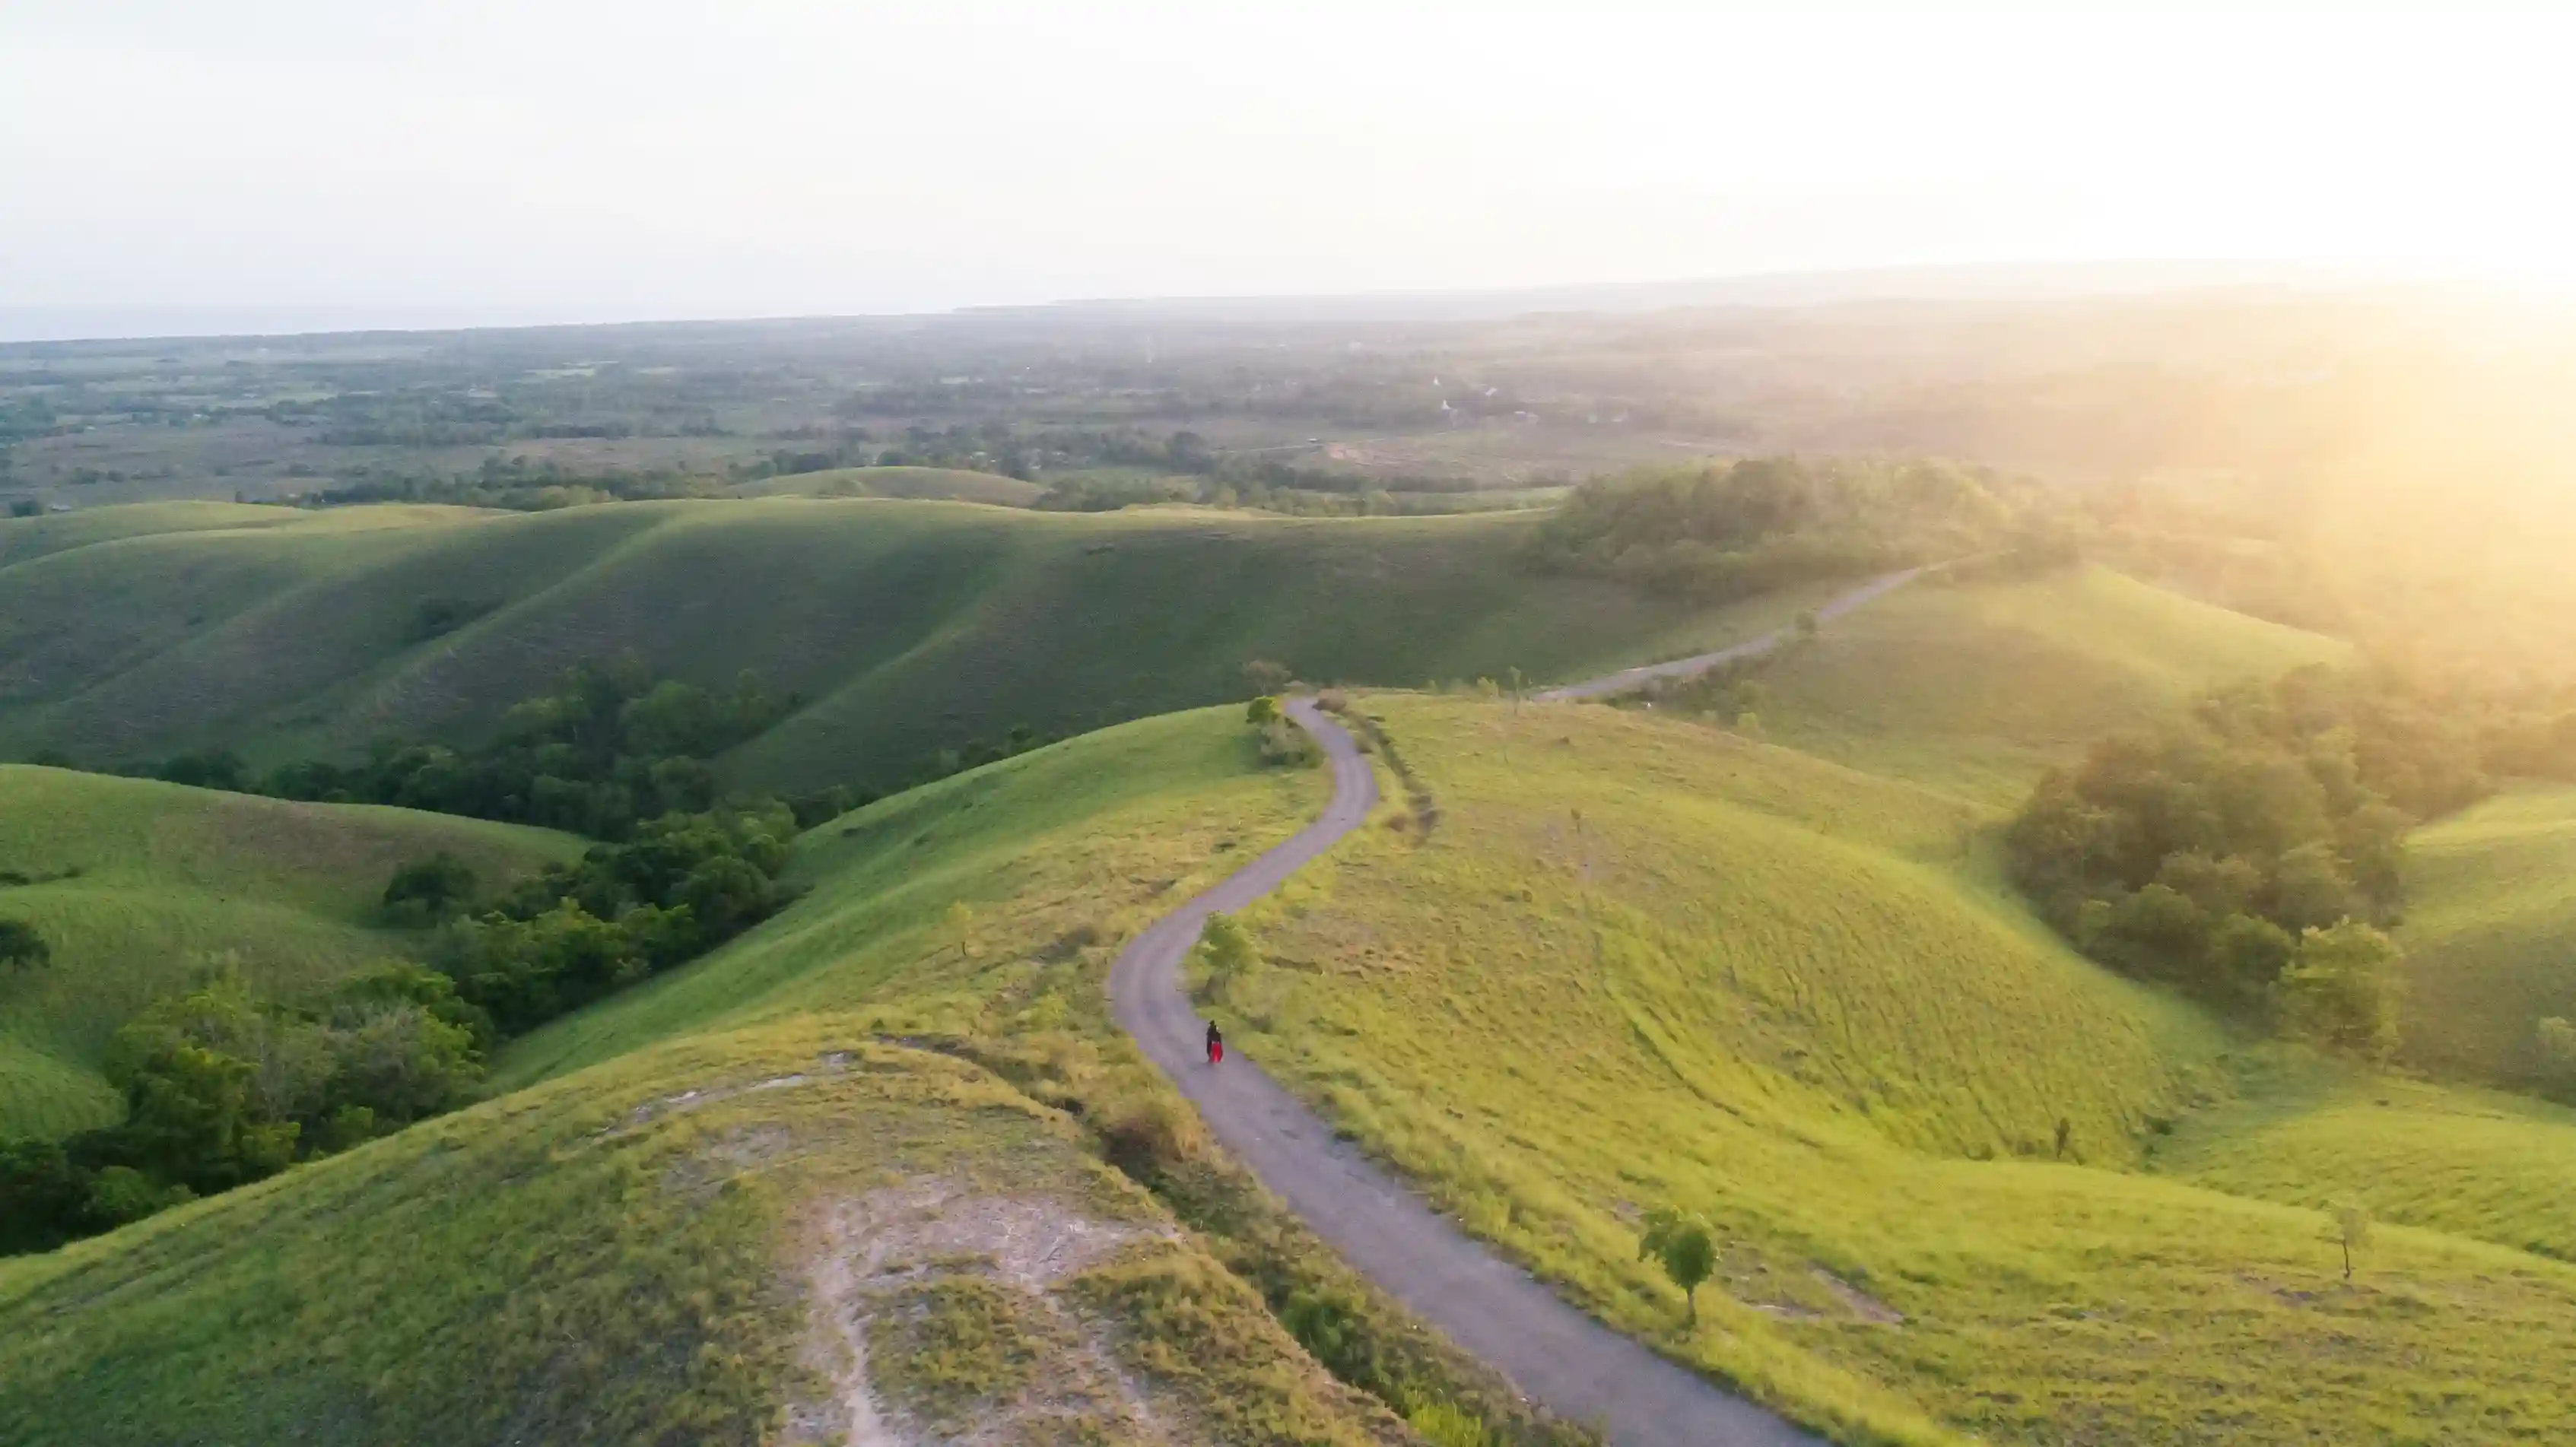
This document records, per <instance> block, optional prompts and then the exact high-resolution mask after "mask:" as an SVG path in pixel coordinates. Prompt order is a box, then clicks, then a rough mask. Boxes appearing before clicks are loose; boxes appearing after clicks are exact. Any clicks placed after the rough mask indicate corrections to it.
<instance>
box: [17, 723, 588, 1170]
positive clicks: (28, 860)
mask: <svg viewBox="0 0 2576 1447" xmlns="http://www.w3.org/2000/svg"><path fill="white" fill-rule="evenodd" d="M442 849H443V850H447V851H449V852H451V853H453V854H455V855H457V856H458V857H460V858H462V859H464V860H466V861H467V862H468V863H469V864H471V865H472V866H473V867H474V868H475V869H476V871H477V872H478V873H479V874H480V875H481V876H482V877H483V878H484V879H486V880H487V881H491V882H493V883H498V882H500V881H502V880H504V879H507V878H511V877H515V876H518V875H523V874H527V873H531V872H533V871H534V870H535V869H536V868H537V867H538V866H539V865H540V864H542V863H544V862H545V861H547V860H550V859H557V858H564V857H569V856H571V855H573V854H575V853H577V852H578V845H577V844H576V843H575V841H573V840H570V839H568V838H564V837H562V836H559V835H552V834H547V833H543V832H541V831H537V830H531V829H518V828H513V827H511V826H508V825H502V824H487V823H483V822H481V821H479V820H472V819H455V818H449V817H447V816H444V815H437V814H419V813H413V812H411V811H409V810H403V809H380V808H368V807H360V806H337V805H321V804H289V803H283V802H280V801H277V800H271V799H258V798H251V797H248V796H245V795H240V794H224V793H216V792H213V791H209V790H203V789H184V788H180V787H178V786H177V785H173V784H159V783H152V782H149V781H145V780H136V779H116V778H107V777H103V776H100V775H96V774H77V773H70V772H66V771H63V770H58V769H39V768H28V767H23V766H17V765H0V872H7V873H9V874H12V875H15V876H21V877H25V878H28V879H31V880H35V881H38V882H36V883H31V884H25V885H0V916H8V917H11V918H17V919H24V920H27V921H29V922H31V923H33V924H34V925H35V926H36V928H37V929H38V930H39V931H40V932H41V933H42V934H43V935H44V936H45V938H46V940H47V941H48V943H49V944H51V945H52V947H53V960H52V962H51V963H50V964H49V965H47V966H45V967H44V968H42V969H40V970H37V971H34V972H32V973H26V974H9V975H0V1136H10V1135H25V1134H45V1135H59V1134H63V1133H66V1132H69V1131H72V1130H77V1129H80V1128H82V1127H85V1126H90V1125H97V1124H102V1123H105V1122H108V1121H112V1120H114V1119H116V1118H117V1116H118V1114H119V1112H120V1110H121V1108H122V1107H121V1105H120V1104H119V1102H118V1101H117V1099H116V1096H115V1093H114V1092H113V1091H112V1090H111V1088H110V1087H109V1085H108V1083H107V1080H106V1078H105V1077H104V1076H102V1075H101V1074H100V1073H99V1070H98V1065H99V1061H100V1058H101V1055H102V1052H103V1051H104V1050H105V1048H106V1046H107V1043H108V1040H109V1038H110V1037H111V1036H112V1035H114V1034H115V1032H116V1030H117V1028H118V1027H119V1026H121V1025H123V1024H124V1023H125V1022H126V1021H127V1020H129V1019H131V1018H132V1017H133V1016H134V1015H135V1013H136V1012H137V1011H139V1010H141V1009H142V1008H143V1006H144V1005H145V1004H146V1003H147V1002H148V1001H149V1000H150V999H151V998H152V996H153V995H154V994H156V993H159V992H163V991H167V990H171V989H174V988H177V987H179V986H182V985H184V984H185V983H186V982H187V981H188V980H189V978H190V977H191V976H192V975H193V974H194V973H195V972H196V971H198V970H201V969H203V968H205V967H207V966H208V965H210V964H213V963H216V962H217V961H221V960H230V961H234V962H237V963H238V965H239V966H240V968H241V970H242V972H243V974H244V975H245V976H246V977H247V978H249V979H250V980H252V981H253V982H255V983H257V984H258V985H260V986H261V987H262V988H264V989H266V990H268V991H270V992H273V993H275V994H276V995H278V996H280V997H282V998H285V999H289V1000H293V999H296V998H298V997H300V996H304V995H308V994H312V993H318V992H320V991H323V990H325V989H327V988H328V987H329V986H330V985H332V984H333V983H335V982H336V981H338V980H339V979H341V978H343V977H344V976H346V975H348V974H349V973H351V972H352V971H354V970H355V969H357V968H359V967H361V966H363V965H366V964H368V963H370V962H372V961H376V960H380V959H383V958H385V957H387V956H389V955H393V954H396V953H398V952H399V950H400V947H401V942H400V941H399V940H398V939H396V938H394V937H392V936H389V935H387V934H385V933H384V932H382V931H380V930H377V929H374V928H371V927H370V921H371V918H372V912H373V908H374V906H375V904H376V901H377V899H378V897H379V895H381V893H382V892H383V890H384V887H385V881H386V879H387V878H389V877H390V876H391V875H392V873H393V871H394V870H395V868H396V867H397V866H399V865H402V864H405V863H408V862H410V861H413V860H416V859H422V858H426V857H427V856H429V855H430V854H432V853H435V852H437V851H439V850H442Z"/></svg>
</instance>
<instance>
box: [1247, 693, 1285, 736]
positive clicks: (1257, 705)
mask: <svg viewBox="0 0 2576 1447" xmlns="http://www.w3.org/2000/svg"><path fill="white" fill-rule="evenodd" d="M1243 721H1244V722H1245V723H1248V724H1251V725H1252V726H1254V727H1255V728H1259V727H1262V726H1264V725H1267V724H1275V723H1277V722H1279V700H1278V699H1276V698H1274V697H1272V696H1271V695H1269V694H1266V693H1265V694H1263V695H1261V696H1260V697H1258V698H1256V699H1254V700H1253V701H1252V702H1251V703H1249V704H1247V705H1245V706H1244V710H1243Z"/></svg>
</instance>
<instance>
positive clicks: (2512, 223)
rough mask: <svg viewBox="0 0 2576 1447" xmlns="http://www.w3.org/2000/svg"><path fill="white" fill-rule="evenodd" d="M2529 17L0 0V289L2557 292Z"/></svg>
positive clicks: (837, 298)
mask: <svg viewBox="0 0 2576 1447" xmlns="http://www.w3.org/2000/svg"><path fill="white" fill-rule="evenodd" d="M2571 40H2576V24H2571V21H2570V19H2569V17H2567V16H2563V15H2553V14H2550V13H2547V12H2546V11H2533V12H2527V13H2522V14H2518V15H2507V16H2491V17H2485V18H2478V17H2469V16H2459V15H2454V16H2451V17H2449V18H2427V17H2409V16H2405V15H2394V14H2370V15H2363V16H2349V15H2334V14H2330V13H2327V12H2324V11H2322V10H2310V11H2307V12H2302V13H2290V14H2278V15H2270V16H2263V17H2251V18H2249V17H2243V16H2234V15H2229V14H2226V13H2223V12H2218V11H2200V12H2193V13H2184V14H2173V15H2166V16H2163V17H2160V18H2142V17H2135V16H2120V15H2112V14H2106V13H2083V14H2063V13H2056V12H2051V11H2046V10H2039V9H2029V10H2024V11H2021V12H2016V13H2007V14H1988V15H1963V14H1955V13H1949V14H1936V13H1932V12H1929V11H1925V10H1913V11H1905V12H1899V13H1894V14H1871V13H1864V12H1859V11H1849V10H1842V11H1831V12H1808V13H1805V14H1802V15H1797V16H1784V15H1767V14H1756V13H1749V12H1740V11H1720V10H1715V9H1709V8H1699V7H1680V6H1667V7H1663V8H1661V9H1638V8H1622V7H1621V6H1619V5H1617V4H1615V3H1608V4H1595V5H1586V6H1580V7H1576V6H1562V5H1559V6H1548V5H1521V6H1492V5H1488V6H1484V7H1479V8H1473V9H1471V8H1466V7H1442V6H1432V5H1419V4H1405V3H1400V0H1382V3H1376V4H1369V5H1349V4H1331V3H1307V4H1295V5H1287V4H1283V5H1260V6H1254V5H1230V4H1222V3H1215V0H1205V3H1200V4H1196V5H1189V6H1181V5H1169V6H1160V7H1154V6H1103V5H1075V4H1070V3H1065V4H1057V5H1051V6H1043V7H1041V6H1033V5H1032V6H1005V5H972V4H949V5H940V6H894V5H878V4H865V3H857V0H849V3H839V4H825V3H814V4H791V3H764V0H740V3H733V4H724V5H713V4H708V5H693V4H677V3H658V0H628V3H614V4H609V3H602V4H573V3H544V0H522V3H518V4H482V3H472V0H465V3H439V4H428V3H412V0H357V3H329V4H277V3H222V0H193V3H173V4H132V3H119V0H0V308H7V309H13V310H22V311H23V310H24V309H28V308H57V309H83V308H86V309H97V308H102V307H131V308H140V309H152V308H159V309H172V308H192V307H195V308H226V309H233V310H244V309H248V310H257V309H263V308H265V309H271V310H275V311H279V312H281V313H282V312H286V311H292V310H294V309H299V308H301V309H307V310H310V309H317V308H323V309H327V308H344V309H348V310H349V311H350V312H351V314H352V315H360V316H377V317H395V316H412V315H419V314H421V313H422V312H424V311H435V310H442V309H445V310H452V311H454V312H456V313H457V314H459V315H466V316H475V317H487V318H491V319H500V318H503V317H508V318H511V319H522V318H525V319H534V318H539V317H560V318H565V319H572V318H593V317H606V316H690V315H698V316H703V315H726V314H753V313H770V314H775V313H816V312H848V311H890V310H920V309H929V308H941V307H948V306H954V305H960V304H972V303H989V302H1018V301H1039V300H1049V299H1057V298H1064V297H1075V296H1111V295H1165V296H1168V295H1200V294H1252V293H1280V292H1318V291H1344V290H1373V289H1382V288H1455V287H1485V286H1506V285H1522V284H1543V283H1556V282H1601V281H1627V280H1652V279H1669V278H1680V277H1707V276H1719V275H1728V274H1736V273H1745V272H1761V271H1782V270H1813V269H1827V268H1836V267H1846V266H1864V265H1892V264H1916V263H1949V262H1977V261H2046V260H2085V259H2115V258H2117V259H2130V258H2229V259H2298V260H2314V261H2322V262H2332V263H2343V264H2347V265H2351V264H2362V265H2366V266H2369V267H2371V268H2374V269H2390V268H2395V269H2402V270H2410V271H2424V272H2432V273H2439V274H2451V275H2456V274H2471V275H2476V276H2480V277H2485V278H2501V279H2506V280H2511V281H2519V282H2545V283H2548V284H2550V285H2551V286H2553V287H2564V286H2567V285H2569V284H2570V283H2576V188H2571V185H2570V182H2569V175H2570V172H2571V169H2576V167H2571V162H2570V154H2569V153H2570V146H2571V141H2576V83H2571V80H2570V78H2569V72H2568V70H2567V65H2568V60H2569V57H2570V55H2571V54H2576V50H2571V46H2570V42H2571Z"/></svg>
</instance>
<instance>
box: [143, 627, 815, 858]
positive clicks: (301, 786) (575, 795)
mask: <svg viewBox="0 0 2576 1447" xmlns="http://www.w3.org/2000/svg"><path fill="white" fill-rule="evenodd" d="M795 703H796V700H794V699H793V698H786V699H780V698H774V697H772V696H771V695H770V694H769V693H768V692H766V691H765V690H764V689H763V688H762V687H761V685H760V681H759V680H758V679H757V678H755V677H753V676H752V675H750V674H747V673H746V674H744V675H743V676H742V677H741V678H740V679H738V680H736V682H735V684H734V686H733V688H731V689H730V690H725V691H717V690H713V689H706V688H700V687H698V686H697V685H695V684H689V683H681V682H679V681H677V680H674V679H664V680H661V681H659V682H656V681H655V680H654V679H653V677H652V675H651V674H650V673H649V672H647V671H646V670H645V668H644V666H643V665H642V664H641V663H639V662H636V661H635V660H633V659H631V658H630V659H624V660H620V661H618V662H615V663H611V664H607V665H605V666H602V665H598V664H593V663H589V662H582V663H577V664H575V665H573V667H572V668H570V669H568V670H566V671H565V673H564V674H563V676H562V677H561V678H560V679H559V680H557V682H556V684H555V687H554V688H553V690H552V691H550V692H548V693H544V694H540V695H538V696H537V697H535V698H531V699H528V700H526V701H525V702H522V703H520V704H518V705H517V706H516V707H514V708H512V709H511V710H510V712H509V713H508V715H507V716H505V717H504V719H503V721H502V725H501V730H500V734H499V736H498V737H497V738H495V739H493V740H492V741H491V742H490V743H487V744H485V745H482V746H481V747H478V748H470V749H456V748H450V747H447V746H445V745H441V744H418V743H406V742H403V741H400V740H394V739H380V740H378V741H377V742H376V743H375V745H374V746H373V747H372V748H371V749H370V750H369V752H368V756H367V759H366V761H365V762H364V763H360V764H354V765H341V764H332V763H325V762H321V761H306V762H299V763H293V764H287V765H285V766H283V767H281V768H279V769H277V770H275V771H274V772H272V773H270V774H268V775H266V776H264V777H262V776H255V775H253V774H252V773H251V772H250V770H249V769H248V768H247V767H245V766H244V765H243V763H242V761H241V760H240V758H239V757H237V756H235V755H234V754H232V753H230V752H225V751H216V752H210V753H198V754H184V755H180V756H178V757H176V758H172V759H169V760H166V761H164V762H163V763H161V764H159V765H157V766H155V767H153V768H151V769H149V770H148V771H147V772H149V773H150V774H151V775H152V776H153V777H155V778H159V779H166V780H168V781H169V782H171V783H174V784H192V785H195V786H197V787H200V788H212V789H232V790H236V791H241V792H246V793H262V794H270V795H274V796H276V797H279V798H286V799H312V800H319V801H323V802H326V803H364V804H397V805H401V806H402V807H404V808H409V809H427V810H431V811H434V812H437V813H442V814H463V815H468V816H470V817H473V818H477V819H498V820H501V821H503V822H505V823H513V824H537V825H543V826H546V827H548V828H555V829H566V830H570V831H572V832H574V833H576V834H587V835H589V836H591V837H593V838H597V839H622V838H624V837H626V836H627V835H628V834H630V833H632V832H634V830H635V828H636V827H637V825H638V824H639V823H640V822H641V821H644V820H647V819H655V818H659V817H661V816H662V815H665V814H671V813H697V812H701V811H704V810H706V809H709V808H711V807H713V806H714V804H715V801H716V797H717V790H716V781H715V771H714V770H713V768H712V767H710V766H709V764H708V763H707V760H708V759H710V758H712V757H714V756H715V755H717V754H720V753H722V752H724V751H725V750H726V749H729V748H731V747H733V746H734V745H736V744H738V743H741V742H743V741H744V740H746V739H749V738H751V737H752V736H754V735H756V734H758V733H760V732H761V731H763V730H764V729H767V728H768V727H769V726H770V725H771V724H772V723H775V722H776V721H777V720H778V719H780V718H782V717H784V716H785V715H786V714H787V713H788V712H789V711H790V710H791V709H792V708H794V707H795Z"/></svg>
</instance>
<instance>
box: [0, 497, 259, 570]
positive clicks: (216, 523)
mask: <svg viewBox="0 0 2576 1447" xmlns="http://www.w3.org/2000/svg"><path fill="white" fill-rule="evenodd" d="M296 517H297V514H295V513H292V512H289V511H287V510H285V509H283V508H274V507H255V506H253V505H251V504H248V503H223V502H158V503H136V504H134V505H132V506H130V507H102V508H85V509H83V510H81V511H79V512H68V513H50V514H46V515H44V516H40V517H31V518H7V519H0V568H5V567H8V566H9V565H10V564H12V563H23V562H26V561H28V560H29V559H31V558H41V557H43V556H44V555H45V554H47V553H59V552H64V551H66V550H69V549H72V548H85V547H89V546H91V545H92V544H95V543H106V542H114V541H116V540H117V539H119V538H132V537H149V536H151V535H153V534H155V533H184V532H209V531H216V530H221V529H242V528H266V527H276V526H279V525H281V524H286V523H292V522H294V521H295V520H296Z"/></svg>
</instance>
